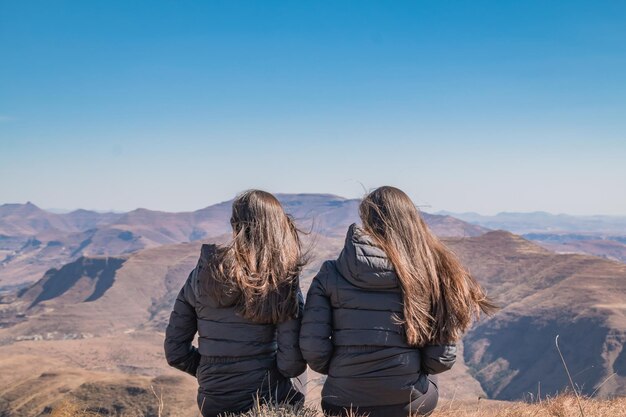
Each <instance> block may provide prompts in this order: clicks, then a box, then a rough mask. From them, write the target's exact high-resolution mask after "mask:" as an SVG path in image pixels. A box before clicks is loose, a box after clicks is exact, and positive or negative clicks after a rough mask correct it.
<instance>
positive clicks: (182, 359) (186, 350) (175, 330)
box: [165, 270, 200, 376]
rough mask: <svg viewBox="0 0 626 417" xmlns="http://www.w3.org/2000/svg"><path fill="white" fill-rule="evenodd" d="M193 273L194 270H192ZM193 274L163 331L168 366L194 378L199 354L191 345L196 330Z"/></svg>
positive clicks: (181, 291)
mask: <svg viewBox="0 0 626 417" xmlns="http://www.w3.org/2000/svg"><path fill="white" fill-rule="evenodd" d="M194 271H195V270H194ZM194 276H195V274H194V272H192V273H191V274H190V275H189V278H187V281H186V282H185V285H184V286H183V288H182V289H181V290H180V292H179V293H178V297H176V301H175V303H174V309H173V311H172V313H171V315H170V321H169V324H168V326H167V329H166V330H165V358H166V359H167V363H168V364H169V365H170V366H173V367H174V368H176V369H180V370H181V371H183V372H187V373H188V374H190V375H193V376H195V375H196V370H197V369H198V364H199V363H200V353H198V349H196V348H195V347H194V346H193V345H192V342H193V338H194V336H195V335H196V331H197V330H198V328H197V326H198V322H197V317H196V310H195V307H194V306H195V303H196V297H195V294H194V291H193V277H194Z"/></svg>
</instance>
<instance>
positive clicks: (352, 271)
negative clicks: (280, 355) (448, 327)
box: [300, 225, 456, 407]
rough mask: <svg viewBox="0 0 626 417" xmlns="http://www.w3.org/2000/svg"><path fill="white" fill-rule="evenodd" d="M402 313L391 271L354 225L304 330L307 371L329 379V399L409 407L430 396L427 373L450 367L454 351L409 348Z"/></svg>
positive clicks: (313, 292) (311, 296)
mask: <svg viewBox="0 0 626 417" xmlns="http://www.w3.org/2000/svg"><path fill="white" fill-rule="evenodd" d="M396 316H398V317H402V316H403V301H402V292H401V289H400V287H399V282H398V277H397V275H396V273H395V271H394V269H393V266H392V265H391V263H390V262H389V260H388V258H387V256H386V255H385V253H384V252H383V251H382V250H381V249H380V248H378V247H377V246H375V245H374V243H373V242H372V240H371V238H369V237H368V236H367V235H366V234H365V233H364V232H363V231H361V230H360V229H359V228H358V227H357V226H356V225H352V226H350V229H349V231H348V235H347V237H346V243H345V247H344V249H343V251H342V252H341V254H340V255H339V258H338V259H337V260H336V261H327V262H325V263H324V264H323V265H322V268H321V270H320V272H319V273H318V274H317V276H316V277H315V278H314V279H313V282H312V284H311V287H310V289H309V292H308V295H307V301H306V307H305V312H304V318H303V321H302V329H301V332H300V348H301V349H302V353H303V355H304V358H305V359H306V361H307V362H308V364H309V366H310V367H311V368H312V369H313V370H315V371H317V372H319V373H322V374H328V378H327V379H326V382H325V383H324V388H323V390H322V399H323V400H324V401H325V402H327V403H329V404H333V405H337V406H346V407H349V406H355V407H370V406H387V405H397V404H408V403H409V402H411V401H412V400H415V399H416V398H417V397H419V396H420V395H422V394H423V393H425V392H426V390H427V388H428V384H429V383H428V380H427V374H437V373H440V372H443V371H446V370H448V369H450V368H451V367H452V365H453V364H454V362H455V359H456V346H454V345H445V346H441V345H432V346H425V347H422V348H419V349H418V348H414V347H411V346H409V345H408V344H407V343H406V337H405V334H404V331H403V329H402V326H401V325H399V324H397V320H394V317H396Z"/></svg>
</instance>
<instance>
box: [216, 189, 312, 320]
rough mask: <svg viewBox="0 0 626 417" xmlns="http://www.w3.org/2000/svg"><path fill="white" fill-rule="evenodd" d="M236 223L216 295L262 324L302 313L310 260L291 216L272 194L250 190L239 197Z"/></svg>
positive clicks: (221, 258)
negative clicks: (302, 281) (302, 282)
mask: <svg viewBox="0 0 626 417" xmlns="http://www.w3.org/2000/svg"><path fill="white" fill-rule="evenodd" d="M230 224H231V226H232V228H233V240H232V242H231V243H230V244H229V245H228V246H226V247H225V248H222V249H221V250H219V251H218V256H217V261H216V264H215V266H214V268H213V273H212V274H211V278H210V280H209V282H208V285H209V290H210V291H211V294H212V296H214V297H215V298H216V299H217V300H218V302H219V303H220V304H223V305H225V304H228V303H229V301H230V302H231V303H233V304H235V306H236V310H237V312H238V313H239V314H240V315H242V316H243V317H245V318H247V319H249V320H251V321H254V322H257V323H279V322H282V321H285V320H287V319H289V318H291V317H294V316H296V315H297V313H298V291H299V282H298V277H299V275H300V271H301V270H302V267H303V266H304V264H305V263H306V260H305V257H304V255H303V253H302V249H301V244H300V237H299V235H298V230H297V229H296V226H295V225H294V222H293V220H292V219H291V217H290V216H289V215H287V214H286V213H285V211H284V210H283V207H282V206H281V204H280V202H279V201H278V200H277V199H276V197H274V196H273V195H272V194H270V193H268V192H265V191H260V190H249V191H246V192H244V193H242V194H240V195H239V196H237V198H235V200H234V202H233V208H232V217H231V219H230Z"/></svg>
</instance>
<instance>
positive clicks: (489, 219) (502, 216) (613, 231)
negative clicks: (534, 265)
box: [438, 211, 626, 262]
mask: <svg viewBox="0 0 626 417" xmlns="http://www.w3.org/2000/svg"><path fill="white" fill-rule="evenodd" d="M438 214H442V215H445V214H449V215H452V216H454V217H455V218H458V219H461V220H464V221H466V222H469V223H472V224H475V225H478V226H482V227H487V228H489V229H503V230H508V231H510V232H513V233H517V234H521V235H522V236H524V237H525V238H527V239H529V240H532V241H534V242H537V243H538V244H540V245H541V246H543V247H545V248H548V249H550V250H552V251H555V252H559V253H587V254H590V255H595V256H601V257H605V258H608V259H614V260H618V261H621V262H626V216H600V215H598V216H571V215H567V214H550V213H545V212H541V211H540V212H532V213H498V214H497V215H495V216H483V215H480V214H477V213H450V212H439V213H438Z"/></svg>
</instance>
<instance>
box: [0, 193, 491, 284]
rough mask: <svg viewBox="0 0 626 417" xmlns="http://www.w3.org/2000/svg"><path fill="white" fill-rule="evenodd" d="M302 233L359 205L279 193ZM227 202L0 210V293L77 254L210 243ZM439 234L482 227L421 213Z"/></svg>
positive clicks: (338, 230) (327, 232)
mask: <svg viewBox="0 0 626 417" xmlns="http://www.w3.org/2000/svg"><path fill="white" fill-rule="evenodd" d="M278 198H279V199H280V201H281V202H282V204H283V205H284V207H285V209H286V210H287V211H288V212H289V213H290V214H291V215H292V216H293V217H294V218H295V219H296V221H297V224H298V225H299V227H300V228H301V229H302V230H303V231H305V232H311V233H313V234H315V235H321V236H330V237H333V236H340V235H343V234H344V233H345V229H346V228H347V227H348V225H350V224H351V223H353V222H357V221H358V204H359V200H354V199H345V198H342V197H338V196H335V195H330V194H279V195H278ZM231 205H232V201H226V202H223V203H219V204H214V205H211V206H208V207H206V208H203V209H200V210H196V211H192V212H181V213H168V212H162V211H154V210H148V209H143V208H141V209H136V210H133V211H130V212H127V213H98V212H94V211H88V210H76V211H73V212H70V213H65V214H55V213H50V212H47V211H45V210H42V209H40V208H38V207H36V206H35V205H34V204H32V203H27V204H5V205H2V206H0V290H1V289H2V287H9V288H11V287H13V286H20V285H25V284H27V283H32V282H34V281H36V280H37V279H39V278H40V277H41V275H42V274H43V273H44V272H45V271H46V270H47V269H49V268H60V267H61V266H63V265H64V264H66V263H68V262H71V261H73V260H75V259H78V258H79V257H81V256H119V255H125V254H129V253H132V252H135V251H137V250H140V249H146V248H152V247H157V246H160V245H171V244H176V243H183V242H194V241H199V240H203V239H211V238H215V237H218V236H222V235H224V234H227V233H230V223H229V219H230V214H231ZM424 218H425V220H426V222H427V223H429V224H430V225H431V227H432V228H433V230H434V231H435V233H437V234H439V235H440V236H476V235H479V234H481V233H484V232H486V231H487V229H485V228H482V227H479V226H475V225H471V224H468V223H466V222H463V221H460V220H458V219H455V218H452V217H450V216H438V215H430V214H427V213H424Z"/></svg>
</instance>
